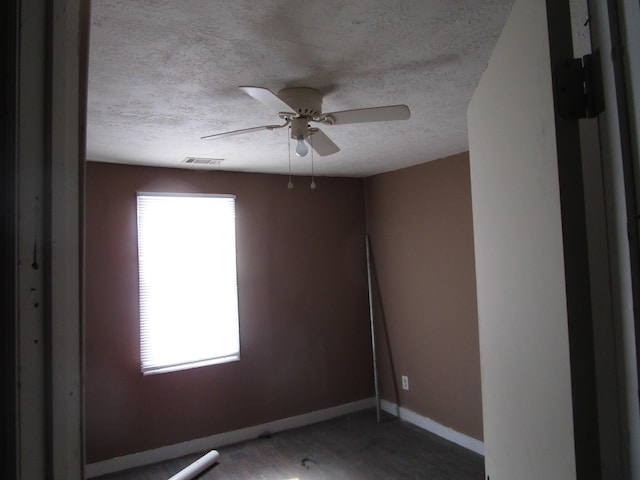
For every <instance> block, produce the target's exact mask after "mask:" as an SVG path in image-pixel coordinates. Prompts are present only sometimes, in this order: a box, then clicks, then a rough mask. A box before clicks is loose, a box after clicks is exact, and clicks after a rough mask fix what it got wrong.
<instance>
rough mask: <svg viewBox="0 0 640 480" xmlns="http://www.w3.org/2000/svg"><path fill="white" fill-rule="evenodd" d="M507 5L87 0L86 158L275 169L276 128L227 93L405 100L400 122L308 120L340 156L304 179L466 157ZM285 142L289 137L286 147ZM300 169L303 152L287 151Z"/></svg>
mask: <svg viewBox="0 0 640 480" xmlns="http://www.w3.org/2000/svg"><path fill="white" fill-rule="evenodd" d="M512 3H513V1H512V0H483V1H479V0H457V1H454V0H405V1H402V0H360V1H353V0H351V1H348V0H323V1H311V0H306V1H304V0H268V1H266V0H263V1H259V2H257V1H254V0H251V1H249V0H235V1H229V0H217V1H212V0H155V1H152V0H99V1H94V2H93V3H92V14H91V15H92V21H91V45H90V60H89V98H88V131H87V157H88V158H89V159H90V160H96V161H106V162H116V163H133V164H145V165H160V166H172V167H181V166H182V167H187V168H194V167H188V166H186V165H185V164H183V163H181V162H182V161H183V160H184V158H185V157H192V156H195V157H214V158H223V159H224V162H223V163H222V164H220V165H218V166H215V167H206V168H209V169H219V170H234V171H251V172H266V173H286V172H287V169H288V161H289V154H288V150H287V148H288V146H287V145H288V142H287V132H286V129H281V130H274V131H267V130H265V131H260V132H254V133H250V134H246V135H237V136H233V137H228V138H226V139H218V140H208V141H207V140H200V137H201V136H203V135H208V134H212V133H218V132H224V131H227V130H236V129H241V128H248V127H255V126H261V125H267V124H277V123H281V122H280V119H279V118H278V117H277V115H275V112H272V111H271V110H270V109H269V108H267V107H266V106H264V105H263V104H261V103H259V102H257V101H256V100H254V99H253V98H251V97H249V96H248V95H246V94H245V93H244V92H242V91H241V90H239V89H238V88H237V87H238V86H239V85H254V86H261V87H266V88H269V89H270V90H272V91H273V92H278V91H279V90H280V89H282V88H285V87H292V86H306V87H313V88H316V89H319V90H321V91H322V92H324V94H325V96H324V102H323V111H324V112H331V111H339V110H347V109H353V108H364V107H372V106H380V105H388V104H402V103H404V104H407V105H408V106H409V107H410V108H411V119H410V120H407V121H396V122H380V123H361V124H355V125H334V126H321V128H322V130H323V131H324V132H325V133H326V134H327V135H328V136H329V137H330V138H331V139H332V140H333V141H334V142H335V143H336V144H337V145H338V146H339V147H340V149H341V151H340V152H338V153H336V154H334V155H330V156H327V157H319V156H317V155H316V156H315V158H314V169H315V172H316V174H317V175H344V176H368V175H372V174H376V173H381V172H385V171H390V170H396V169H398V168H402V167H406V166H410V165H415V164H418V163H423V162H426V161H429V160H433V159H436V158H440V157H443V156H446V155H450V154H454V153H458V152H461V151H464V150H466V149H467V128H466V108H467V104H468V102H469V99H470V98H471V95H472V93H473V90H474V88H475V85H476V84H477V82H478V80H479V78H480V75H481V74H482V72H483V70H484V68H485V66H486V64H487V61H488V58H489V55H490V53H491V50H492V48H493V45H494V44H495V41H496V40H497V38H498V36H499V34H500V31H501V29H502V26H503V24H504V22H505V21H506V18H507V15H508V13H509V10H510V8H511V5H512ZM293 147H294V142H292V148H293ZM291 166H292V170H293V172H294V173H296V174H307V173H309V172H310V170H311V156H310V155H309V156H307V157H304V158H297V157H295V155H292V158H291Z"/></svg>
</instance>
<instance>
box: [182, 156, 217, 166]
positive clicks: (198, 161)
mask: <svg viewBox="0 0 640 480" xmlns="http://www.w3.org/2000/svg"><path fill="white" fill-rule="evenodd" d="M222 162H224V158H202V157H187V158H185V159H184V160H183V161H182V163H189V164H191V165H220V164H221V163H222Z"/></svg>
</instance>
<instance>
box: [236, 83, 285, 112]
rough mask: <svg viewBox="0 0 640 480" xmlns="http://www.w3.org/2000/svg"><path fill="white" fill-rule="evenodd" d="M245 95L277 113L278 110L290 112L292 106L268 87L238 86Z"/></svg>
mask: <svg viewBox="0 0 640 480" xmlns="http://www.w3.org/2000/svg"><path fill="white" fill-rule="evenodd" d="M238 88H239V89H240V90H242V91H243V92H244V93H246V94H247V95H249V96H251V97H253V98H255V99H256V100H258V101H259V102H260V103H262V104H263V105H266V106H267V107H269V108H270V109H272V110H274V111H275V112H277V113H280V112H292V113H293V110H292V108H291V107H290V106H289V105H287V104H286V103H285V102H284V101H283V100H282V99H281V98H280V97H278V96H277V95H276V94H275V93H273V92H272V91H271V90H269V89H268V88H263V87H238Z"/></svg>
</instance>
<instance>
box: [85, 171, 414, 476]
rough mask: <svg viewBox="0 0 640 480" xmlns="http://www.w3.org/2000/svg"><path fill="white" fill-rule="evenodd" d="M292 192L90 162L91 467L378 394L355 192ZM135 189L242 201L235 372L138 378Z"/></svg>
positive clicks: (279, 181)
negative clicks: (238, 346) (233, 197)
mask: <svg viewBox="0 0 640 480" xmlns="http://www.w3.org/2000/svg"><path fill="white" fill-rule="evenodd" d="M286 183H287V178H286V177H283V176H275V175H260V174H242V173H224V172H196V171H187V170H178V169H163V168H151V167H132V166H123V165H110V164H102V163H93V162H89V163H88V165H87V200H86V217H87V218H86V435H87V437H86V445H87V461H88V462H89V463H91V462H96V461H100V460H104V459H109V458H113V457H116V456H120V455H125V454H130V453H135V452H140V451H144V450H148V449H152V448H157V447H160V446H163V445H170V444H174V443H179V442H183V441H187V440H191V439H195V438H200V437H205V436H209V435H213V434H216V433H221V432H225V431H230V430H235V429H239V428H243V427H247V426H251V425H257V424H260V423H264V422H268V421H272V420H276V419H280V418H286V417H290V416H293V415H297V414H302V413H306V412H310V411H312V410H317V409H322V408H327V407H331V406H335V405H340V404H344V403H348V402H351V401H355V400H360V399H363V398H367V397H370V396H372V395H373V380H372V373H371V372H372V367H371V347H370V339H369V330H368V329H369V323H368V322H369V318H368V307H367V292H366V267H365V255H364V241H363V238H364V231H365V219H364V194H363V182H362V180H359V179H337V178H320V179H318V180H317V183H318V188H317V189H316V190H310V189H309V187H308V181H306V179H305V181H298V182H297V185H296V188H295V189H294V190H288V189H287V185H286ZM136 191H164V192H201V193H232V194H235V195H236V196H237V198H236V214H237V252H238V253H237V255H238V257H237V263H238V289H239V311H240V335H241V356H242V359H241V361H239V362H233V363H227V364H222V365H214V366H209V367H202V368H198V369H194V370H189V371H183V372H174V373H165V374H160V375H152V376H147V377H143V376H142V374H141V373H140V367H139V346H138V342H139V333H138V277H137V256H136V248H137V247H136V244H137V242H136ZM192 248H206V246H202V245H199V244H198V241H197V239H194V244H193V246H192ZM415 367H416V368H417V365H416V366H415Z"/></svg>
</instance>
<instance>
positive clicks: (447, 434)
mask: <svg viewBox="0 0 640 480" xmlns="http://www.w3.org/2000/svg"><path fill="white" fill-rule="evenodd" d="M380 408H381V409H382V410H384V411H385V412H387V413H390V414H392V415H395V416H397V417H399V418H400V419H401V420H405V421H407V422H409V423H412V424H413V425H416V426H418V427H420V428H423V429H424V430H427V431H429V432H431V433H433V434H435V435H438V436H439V437H442V438H444V439H445V440H448V441H450V442H452V443H455V444H457V445H460V446H461V447H464V448H466V449H468V450H471V451H472V452H475V453H478V454H480V455H483V456H484V442H482V441H480V440H477V439H475V438H473V437H470V436H468V435H465V434H464V433H460V432H458V431H456V430H454V429H452V428H450V427H446V426H444V425H442V424H441V423H438V422H436V421H435V420H431V419H430V418H428V417H423V416H422V415H420V414H417V413H415V412H412V411H411V410H407V409H406V408H404V407H398V405H396V404H395V403H391V402H388V401H387V400H382V401H381V402H380Z"/></svg>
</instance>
